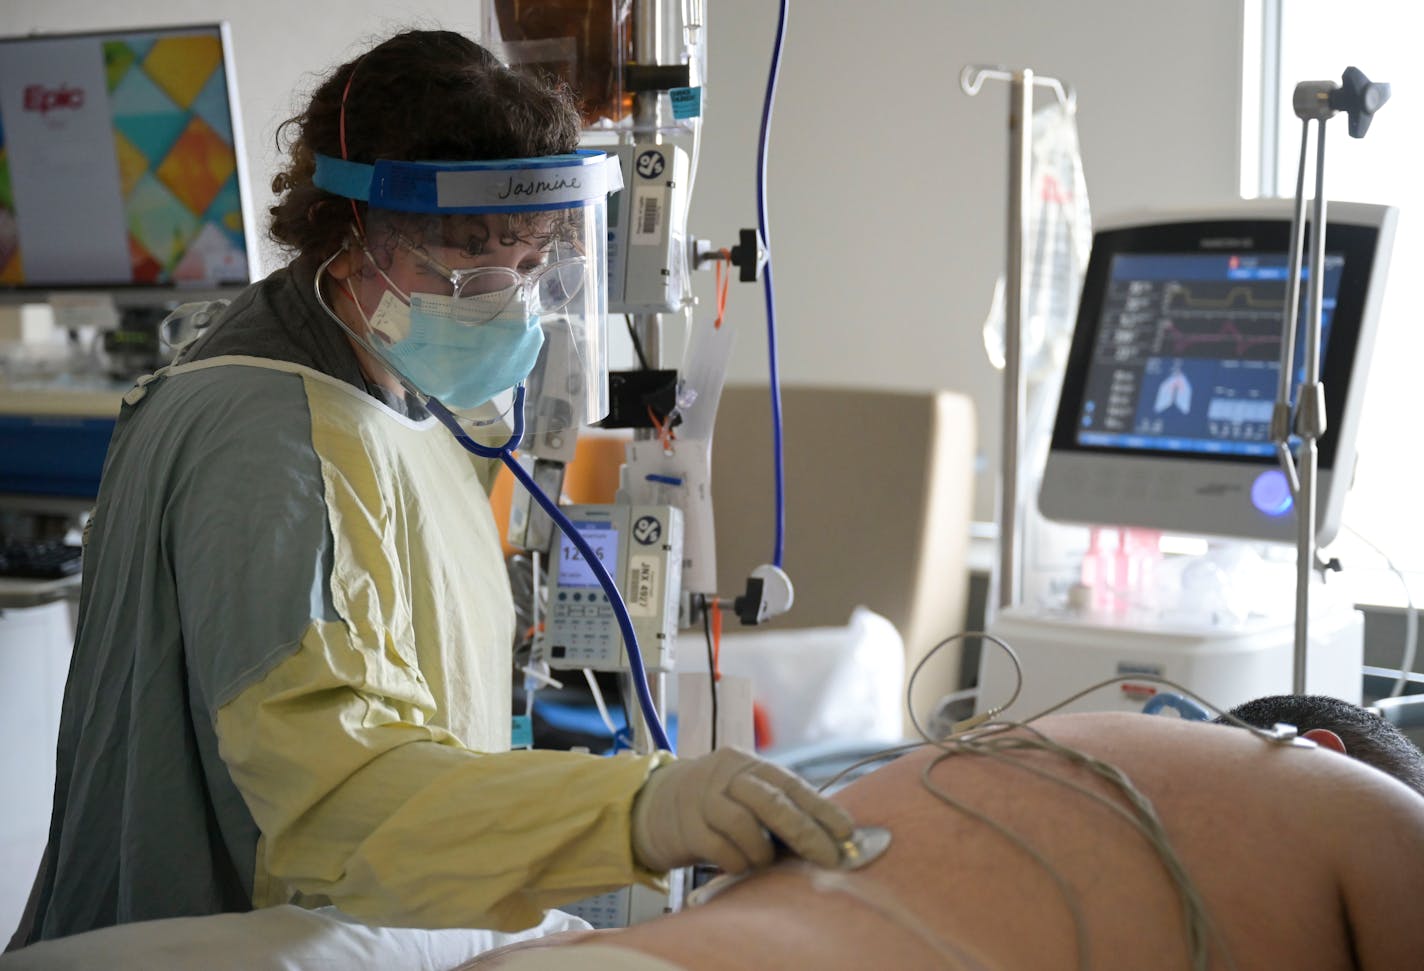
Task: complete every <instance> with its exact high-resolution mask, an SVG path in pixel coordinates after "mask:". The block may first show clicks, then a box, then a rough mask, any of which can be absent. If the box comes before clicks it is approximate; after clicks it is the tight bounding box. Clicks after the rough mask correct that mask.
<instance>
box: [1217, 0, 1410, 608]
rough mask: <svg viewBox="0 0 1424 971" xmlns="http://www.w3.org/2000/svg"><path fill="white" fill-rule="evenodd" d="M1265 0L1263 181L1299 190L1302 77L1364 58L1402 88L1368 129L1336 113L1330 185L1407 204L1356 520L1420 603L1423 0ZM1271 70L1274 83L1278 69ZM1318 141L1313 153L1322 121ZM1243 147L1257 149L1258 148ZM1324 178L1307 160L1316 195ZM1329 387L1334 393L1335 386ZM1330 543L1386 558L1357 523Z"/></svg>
mask: <svg viewBox="0 0 1424 971" xmlns="http://www.w3.org/2000/svg"><path fill="white" fill-rule="evenodd" d="M1266 2H1267V4H1268V6H1267V13H1268V14H1274V15H1275V16H1278V17H1279V33H1278V35H1276V36H1272V31H1270V30H1267V31H1265V32H1264V37H1263V42H1264V44H1265V57H1264V63H1265V64H1267V65H1268V66H1269V65H1272V64H1274V66H1275V71H1273V72H1271V73H1273V74H1275V75H1276V78H1275V80H1276V81H1278V84H1276V85H1275V87H1276V89H1277V93H1275V94H1274V95H1272V94H1267V95H1266V97H1267V98H1268V99H1270V100H1273V101H1276V102H1277V104H1275V105H1274V108H1275V110H1274V111H1273V110H1272V108H1273V105H1272V104H1270V103H1265V104H1263V105H1262V115H1261V117H1262V119H1263V125H1262V127H1263V129H1264V131H1263V144H1262V146H1261V151H1262V156H1261V157H1262V158H1263V159H1264V160H1265V165H1264V174H1263V178H1262V182H1263V189H1264V191H1266V192H1267V193H1273V194H1276V195H1282V196H1289V195H1292V194H1293V193H1294V191H1295V181H1296V169H1297V166H1298V164H1299V153H1300V144H1301V126H1302V122H1301V121H1300V119H1298V118H1297V117H1296V116H1295V114H1294V112H1293V111H1292V110H1291V94H1292V92H1293V91H1294V89H1295V86H1296V84H1297V83H1299V82H1301V81H1313V80H1327V79H1329V80H1334V81H1336V82H1338V81H1339V80H1340V75H1341V73H1342V72H1343V71H1344V70H1345V68H1346V67H1347V66H1350V65H1353V66H1355V67H1358V68H1359V69H1360V70H1362V71H1364V73H1365V74H1366V75H1367V76H1368V77H1369V78H1370V79H1371V80H1373V81H1387V82H1389V83H1390V85H1391V86H1392V88H1393V92H1392V96H1391V98H1390V101H1389V102H1388V103H1387V104H1386V105H1385V106H1384V107H1383V108H1381V109H1380V111H1379V113H1378V114H1377V115H1376V116H1375V120H1374V124H1373V125H1372V126H1371V128H1370V129H1369V131H1368V133H1367V134H1366V136H1365V137H1364V138H1362V139H1354V138H1351V137H1350V136H1349V132H1348V130H1347V122H1346V119H1345V116H1344V115H1337V116H1336V117H1335V118H1333V119H1331V120H1330V121H1329V122H1327V123H1326V130H1327V133H1328V134H1327V145H1326V150H1325V193H1326V198H1327V200H1342V201H1343V200H1349V201H1356V202H1373V203H1384V204H1388V205H1393V206H1397V207H1399V209H1400V215H1399V227H1398V232H1397V235H1396V238H1395V245H1394V256H1393V259H1392V260H1391V263H1390V273H1389V285H1388V288H1387V289H1386V292H1385V302H1384V311H1383V316H1382V317H1381V319H1380V331H1379V337H1378V342H1377V344H1376V346H1375V352H1374V358H1373V363H1372V364H1371V366H1370V373H1369V383H1368V386H1367V388H1368V391H1367V397H1366V401H1365V413H1364V416H1363V420H1362V423H1361V429H1360V439H1359V452H1360V457H1359V464H1358V467H1357V469H1356V477H1355V485H1354V489H1353V490H1352V492H1351V493H1350V497H1349V499H1348V500H1347V502H1346V505H1345V524H1346V526H1347V527H1348V529H1349V530H1352V531H1354V532H1356V533H1358V534H1359V535H1360V536H1362V537H1364V539H1365V540H1367V541H1368V542H1369V543H1372V544H1375V545H1376V546H1378V547H1379V548H1381V549H1382V550H1383V551H1384V552H1385V553H1386V554H1388V555H1389V557H1391V558H1392V559H1393V560H1394V562H1395V563H1396V564H1397V565H1398V566H1399V568H1400V569H1402V570H1405V571H1406V572H1408V573H1409V574H1411V581H1412V583H1411V585H1412V587H1413V589H1414V592H1415V599H1416V601H1417V600H1418V599H1419V598H1420V595H1421V593H1424V481H1421V480H1422V479H1424V435H1421V434H1420V432H1419V425H1418V421H1417V416H1418V415H1419V414H1420V413H1421V411H1424V409H1421V408H1420V405H1419V400H1420V395H1419V389H1420V388H1421V387H1424V325H1421V318H1424V307H1421V301H1424V274H1421V272H1420V270H1421V267H1424V171H1421V170H1424V125H1421V122H1424V58H1421V57H1420V55H1419V36H1418V32H1417V31H1415V30H1414V29H1412V28H1413V27H1414V25H1415V23H1416V22H1417V20H1416V18H1417V16H1418V14H1417V10H1418V5H1417V0H1356V2H1354V3H1351V4H1349V5H1347V6H1342V5H1340V4H1339V3H1327V2H1325V0H1266ZM1269 22H1270V19H1269V17H1268V18H1267V23H1269ZM1277 37H1278V40H1277ZM1277 44H1278V46H1276V45H1277ZM1273 48H1274V49H1273ZM1268 70H1269V67H1268ZM1265 80H1266V83H1265V84H1264V88H1265V90H1266V91H1267V92H1270V91H1271V89H1272V87H1273V85H1272V83H1271V81H1272V78H1271V77H1267V78H1266V79H1265ZM1248 115H1249V111H1248ZM1310 141H1311V150H1310V154H1311V156H1312V162H1313V155H1314V142H1315V128H1314V126H1313V125H1312V128H1311V139H1310ZM1243 147H1244V148H1245V152H1244V153H1243V154H1245V155H1247V156H1248V157H1249V156H1250V154H1251V151H1250V149H1251V148H1252V146H1249V145H1248V146H1243ZM1273 161H1274V164H1272V162H1273ZM1313 179H1314V175H1313V169H1308V170H1307V195H1309V194H1310V188H1309V187H1310V186H1311V185H1313ZM1272 182H1274V185H1272ZM1325 391H1326V394H1327V395H1328V394H1329V393H1330V389H1329V388H1328V387H1327V388H1326V389H1325ZM1331 552H1333V553H1335V554H1336V555H1338V556H1340V557H1341V559H1342V560H1343V561H1345V563H1346V565H1347V567H1349V568H1350V569H1351V571H1352V572H1356V573H1357V575H1358V573H1359V572H1364V573H1370V572H1373V571H1376V570H1379V569H1381V568H1382V567H1383V562H1382V560H1381V559H1380V558H1379V557H1378V556H1377V555H1376V554H1374V553H1373V552H1371V551H1369V550H1368V549H1367V548H1365V546H1364V544H1362V543H1360V541H1359V540H1357V539H1355V538H1353V537H1352V536H1351V535H1350V533H1349V532H1348V531H1347V532H1343V533H1342V538H1341V539H1340V540H1339V541H1337V543H1336V544H1335V547H1334V548H1333V549H1332V551H1331ZM1355 568H1360V570H1359V571H1356V570H1355ZM1397 584H1398V581H1390V580H1388V578H1387V575H1385V576H1382V577H1378V578H1377V579H1376V580H1372V581H1369V582H1368V585H1367V586H1368V589H1367V590H1366V591H1362V592H1361V594H1360V597H1361V599H1369V600H1375V601H1383V602H1395V601H1402V593H1401V592H1400V590H1399V589H1398V586H1397ZM1392 585H1393V586H1394V589H1393V590H1391V586H1392Z"/></svg>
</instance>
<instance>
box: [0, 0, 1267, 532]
mask: <svg viewBox="0 0 1424 971" xmlns="http://www.w3.org/2000/svg"><path fill="white" fill-rule="evenodd" d="M707 7H708V8H709V24H708V36H709V42H710V51H709V71H710V75H709V84H708V91H707V97H706V119H707V120H706V125H705V129H704V130H705V136H706V138H705V143H704V147H703V153H702V166H701V173H700V175H699V178H698V183H697V193H696V198H694V200H693V206H692V220H693V222H692V226H693V231H694V232H695V234H696V235H698V236H701V237H705V238H708V239H711V240H713V241H714V242H716V243H717V244H718V245H730V244H731V243H733V242H735V238H736V237H735V234H736V230H737V229H738V228H740V227H742V226H751V225H754V223H755V215H756V210H755V196H754V188H753V176H754V173H755V161H754V151H755V147H756V134H757V125H758V122H759V118H760V112H761V100H762V92H763V90H764V86H765V75H766V68H767V61H768V57H769V53H770V49H771V42H772V37H773V34H774V30H775V24H776V20H775V13H776V7H777V4H776V3H775V2H773V0H707ZM482 9H483V6H482V4H481V3H480V2H479V0H462V2H454V0H441V2H425V3H401V2H397V0H379V2H376V0H342V2H340V3H334V2H330V0H242V2H236V0H212V2H206V3H204V2H196V0H188V2H173V0H109V2H106V3H102V4H101V3H95V2H92V0H5V3H3V4H0V33H3V34H15V33H22V32H25V31H29V30H32V29H37V28H39V29H46V30H79V29H95V28H104V27H130V26H139V25H155V24H175V23H184V22H192V21H201V20H212V19H219V18H222V19H227V20H228V21H229V22H230V23H231V25H232V33H233V39H234V43H235V46H236V59H237V69H238V75H239V84H240V88H241V93H242V99H243V103H242V108H243V112H242V113H243V124H244V128H245V130H246V134H247V143H248V154H249V157H250V163H251V164H250V171H251V172H252V173H253V184H254V189H255V190H256V200H257V203H258V207H259V211H261V209H262V207H263V206H264V204H265V203H266V202H267V201H268V199H269V193H268V191H267V188H266V181H267V179H268V178H269V177H270V174H271V172H272V169H273V165H274V161H275V152H274V149H273V135H274V132H275V130H276V126H277V124H278V123H279V122H280V121H281V120H282V119H283V118H285V117H287V116H288V115H289V114H291V113H293V111H294V110H295V108H296V106H297V104H298V95H297V94H294V92H300V91H302V90H305V89H306V88H307V87H309V86H310V85H311V83H312V80H313V78H314V77H315V76H316V74H317V73H319V72H320V71H321V70H323V69H324V68H326V67H328V66H330V65H332V64H334V63H336V62H338V61H339V60H342V59H344V58H345V57H347V56H349V55H350V54H351V53H353V52H354V51H355V50H356V49H357V48H358V47H359V46H360V43H361V41H362V40H363V39H365V38H368V37H371V36H374V35H380V34H382V33H385V32H387V31H389V30H390V29H392V28H394V27H395V26H396V25H399V24H409V23H415V24H421V25H435V24H443V25H445V26H449V27H452V28H455V29H462V30H467V31H470V32H476V31H477V30H478V26H479V23H480V19H481V18H480V11H481V10H482ZM1241 21H1242V2H1241V0H1192V2H1178V3H1164V2H1159V0H1152V2H1142V0H1080V2H1075V3H1071V4H1070V3H1058V2H1051V0H882V2H879V3H867V2H864V0H798V2H796V3H793V4H792V9H791V18H790V21H789V31H788V36H787V40H786V46H785V51H784V56H783V62H782V63H783V73H782V77H781V85H780V90H779V93H778V94H779V97H778V100H777V108H776V115H775V127H774V129H773V134H772V139H771V160H770V165H769V170H770V192H769V201H770V211H771V218H772V243H773V246H774V249H775V254H776V262H775V269H776V282H777V284H778V310H779V316H780V325H781V355H780V356H781V364H782V372H783V376H784V378H785V380H786V381H788V382H791V383H797V384H846V385H853V386H864V387H882V388H907V389H933V388H950V389H954V390H959V391H964V392H967V393H968V394H970V395H971V396H972V397H973V398H974V399H975V401H976V402H977V404H978V411H979V415H980V418H979V422H980V425H979V436H978V437H979V442H980V443H981V444H980V448H981V450H982V451H984V452H986V453H987V455H988V456H989V458H990V460H991V461H992V456H993V455H994V453H995V452H996V450H997V438H998V403H997V387H998V378H997V375H996V373H995V372H993V371H992V370H991V369H990V368H989V367H988V365H987V364H986V362H985V358H984V353H983V349H982V344H981V340H980V333H979V332H980V325H981V323H982V321H983V317H984V314H985V310H986V309H987V306H988V302H989V296H990V293H991V290H992V286H993V280H994V277H995V275H996V274H997V273H998V272H999V269H1000V267H1001V266H1002V263H1003V256H1002V251H1003V228H1002V223H1003V221H1004V203H1005V192H1006V189H1005V183H1006V178H1007V177H1006V174H1005V168H1006V141H1007V134H1006V131H1005V119H1006V113H1007V92H1006V89H1005V88H1004V86H1002V85H997V86H991V87H990V88H987V89H986V90H985V92H984V93H983V94H981V95H980V96H979V97H977V98H969V97H966V96H965V95H963V94H961V93H960V91H959V88H958V74H959V70H960V68H961V67H962V66H964V65H965V64H967V63H1002V64H1006V65H1009V66H1028V67H1032V68H1034V69H1035V70H1036V71H1038V72H1040V73H1043V74H1049V75H1055V76H1058V77H1062V78H1064V79H1066V80H1068V81H1069V82H1071V83H1072V84H1073V85H1074V86H1075V87H1076V88H1077V90H1078V93H1079V105H1080V108H1079V122H1080V130H1081V137H1082V144H1083V155H1084V159H1085V164H1086V167H1087V179H1088V188H1089V193H1090V196H1091V198H1092V204H1093V207H1094V209H1095V210H1096V211H1098V212H1100V213H1102V212H1110V211H1113V210H1121V209H1127V208H1139V207H1142V206H1146V205H1151V204H1174V205H1180V204H1191V203H1196V202H1212V201H1221V200H1224V199H1229V198H1232V197H1234V195H1235V193H1236V187H1237V179H1238V176H1237V172H1238V163H1237V142H1238V131H1239V120H1238V111H1239V102H1240V87H1241V85H1240V69H1239V63H1240V50H1239V48H1240V42H1239V38H1240V36H1241V26H1242V24H1241ZM269 268H270V267H269ZM705 276H706V277H707V279H705V280H703V281H702V282H700V283H699V293H700V294H701V295H702V297H703V299H704V301H710V300H711V297H712V285H711V279H710V274H705ZM728 314H729V319H730V320H731V321H732V322H733V324H734V325H735V326H737V327H738V328H739V335H740V336H739V339H738V346H737V349H736V352H735V355H734V358H733V366H732V377H733V378H734V379H737V380H741V381H744V382H745V381H756V380H764V379H765V374H766V355H765V340H764V331H763V329H762V321H763V311H762V298H761V292H760V288H759V287H753V286H749V285H740V286H738V287H736V288H735V289H734V292H733V293H732V296H731V299H730V301H729V308H728ZM670 343H672V342H671V341H670ZM980 485H981V488H980V489H979V490H978V492H979V496H978V499H977V501H976V507H975V508H976V517H977V518H980V519H988V518H990V517H991V516H992V511H993V501H992V495H993V489H992V480H991V479H988V478H987V477H981V480H980Z"/></svg>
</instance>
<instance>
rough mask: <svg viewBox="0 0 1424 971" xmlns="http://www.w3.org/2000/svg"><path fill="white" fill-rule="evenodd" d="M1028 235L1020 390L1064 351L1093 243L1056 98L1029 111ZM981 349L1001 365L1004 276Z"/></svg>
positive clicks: (1074, 141) (1054, 366) (1069, 121)
mask: <svg viewBox="0 0 1424 971" xmlns="http://www.w3.org/2000/svg"><path fill="white" fill-rule="evenodd" d="M1025 201H1026V204H1027V205H1028V209H1029V238H1028V239H1027V240H1025V241H1024V250H1025V252H1026V254H1027V257H1028V259H1027V265H1026V266H1025V268H1024V270H1025V275H1026V277H1027V280H1026V281H1025V282H1026V288H1025V289H1026V290H1027V294H1026V302H1025V305H1024V325H1023V326H1024V333H1023V337H1022V339H1023V361H1024V380H1025V383H1026V386H1027V392H1028V396H1029V397H1030V398H1032V397H1033V392H1034V388H1035V385H1037V384H1039V383H1041V382H1042V380H1043V379H1044V378H1045V377H1049V376H1053V377H1056V376H1057V374H1058V372H1059V371H1061V369H1062V367H1063V364H1064V362H1065V360H1066V359H1067V355H1068V343H1069V340H1070V339H1071V337H1072V336H1073V322H1074V318H1075V316H1076V314H1077V310H1078V294H1079V291H1080V290H1081V289H1082V285H1083V274H1084V273H1085V272H1086V271H1087V268H1088V253H1089V251H1090V250H1091V249H1092V246H1093V223H1092V216H1091V213H1090V212H1089V210H1088V186H1087V183H1086V182H1085V181H1084V179H1083V157H1082V155H1081V153H1080V152H1079V150H1078V125H1077V122H1076V121H1075V120H1074V116H1073V112H1072V111H1071V110H1069V109H1067V108H1064V107H1063V106H1062V105H1061V104H1059V103H1058V102H1056V101H1055V102H1053V103H1052V104H1049V105H1046V106H1044V107H1042V108H1040V109H1038V110H1037V111H1035V112H1034V115H1033V146H1032V159H1031V162H1030V169H1029V198H1028V199H1027V200H1025ZM984 350H985V352H986V353H987V354H988V356H989V361H990V362H991V363H992V364H993V365H994V367H995V368H996V369H998V370H1003V368H1004V278H1003V277H1002V276H1001V277H999V279H998V281H997V282H996V284H995V285H994V297H993V300H992V303H991V305H990V308H989V316H988V317H987V318H986V319H985V321H984Z"/></svg>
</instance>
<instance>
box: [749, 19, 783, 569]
mask: <svg viewBox="0 0 1424 971" xmlns="http://www.w3.org/2000/svg"><path fill="white" fill-rule="evenodd" d="M789 6H790V4H789V0H781V9H780V13H779V14H778V16H777V20H776V40H775V42H774V44H773V45H772V51H771V70H770V72H769V73H768V74H767V79H766V97H765V99H764V100H763V102H762V113H761V129H760V132H759V133H758V136H757V179H756V190H757V232H758V233H759V234H760V235H761V240H762V243H763V244H764V245H765V246H766V251H767V258H766V269H765V273H766V276H765V277H764V279H763V287H762V289H763V291H764V293H765V295H766V343H767V361H768V363H769V366H770V375H769V381H768V384H769V385H770V386H771V434H772V452H773V462H774V466H775V473H776V541H775V547H774V548H773V550H772V556H771V562H772V565H774V566H776V567H777V568H778V569H779V568H780V567H781V566H782V559H783V557H784V556H785V552H786V469H785V462H784V461H783V458H782V455H783V452H782V436H781V376H780V374H779V369H778V367H777V350H776V287H775V285H774V284H773V283H772V279H771V239H770V238H769V236H768V233H769V232H770V230H769V229H768V228H767V218H766V143H767V137H768V135H769V134H770V131H771V109H772V106H773V104H774V103H775V101H776V81H777V78H778V76H779V75H780V74H781V47H782V42H783V40H784V39H785V37H786V15H787V11H788V9H789Z"/></svg>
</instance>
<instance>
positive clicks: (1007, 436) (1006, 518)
mask: <svg viewBox="0 0 1424 971" xmlns="http://www.w3.org/2000/svg"><path fill="white" fill-rule="evenodd" d="M986 80H992V81H1008V82H1009V219H1008V227H1007V233H1006V236H1007V243H1008V254H1007V263H1006V266H1005V272H1004V395H1003V401H1004V405H1003V423H1004V428H1003V438H1002V440H1001V445H1000V453H999V556H998V569H997V570H996V571H995V574H996V578H997V581H998V606H999V607H1000V608H1001V609H1002V608H1004V607H1009V606H1012V605H1013V604H1015V603H1017V602H1018V600H1019V597H1020V595H1021V590H1022V585H1023V584H1022V558H1023V535H1022V530H1021V529H1020V528H1019V519H1020V512H1021V511H1022V498H1021V496H1020V495H1019V458H1020V456H1021V455H1022V454H1023V429H1022V428H1021V427H1020V418H1021V417H1022V415H1023V412H1024V408H1025V404H1024V375H1023V314H1024V307H1025V306H1026V305H1027V303H1028V300H1027V296H1028V293H1027V285H1028V284H1027V280H1028V275H1027V274H1026V273H1025V272H1024V262H1025V260H1026V247H1025V241H1026V240H1027V239H1028V235H1029V205H1028V201H1029V191H1030V190H1029V181H1030V176H1031V172H1030V169H1031V160H1032V149H1033V93H1034V86H1035V85H1041V86H1043V87H1047V88H1051V89H1053V91H1054V93H1055V94H1057V96H1058V101H1059V103H1060V104H1062V105H1063V107H1064V108H1065V109H1067V110H1068V111H1072V110H1073V107H1074V104H1075V103H1076V99H1075V96H1074V94H1073V91H1072V89H1071V88H1069V87H1068V86H1066V85H1065V84H1063V82H1061V81H1059V80H1058V79H1057V78H1051V77H1048V76H1046V75H1035V74H1034V73H1033V71H1032V70H1030V69H1029V68H1024V69H1023V70H1020V71H1011V70H1009V69H1008V68H1003V67H994V66H989V65H972V64H971V65H969V66H967V67H965V68H964V70H963V71H961V72H960V74H959V86H960V88H961V89H962V90H963V91H964V93H965V94H967V95H970V96H971V97H972V96H973V95H976V94H978V93H979V89H980V88H981V87H983V85H984V82H985V81H986Z"/></svg>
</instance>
